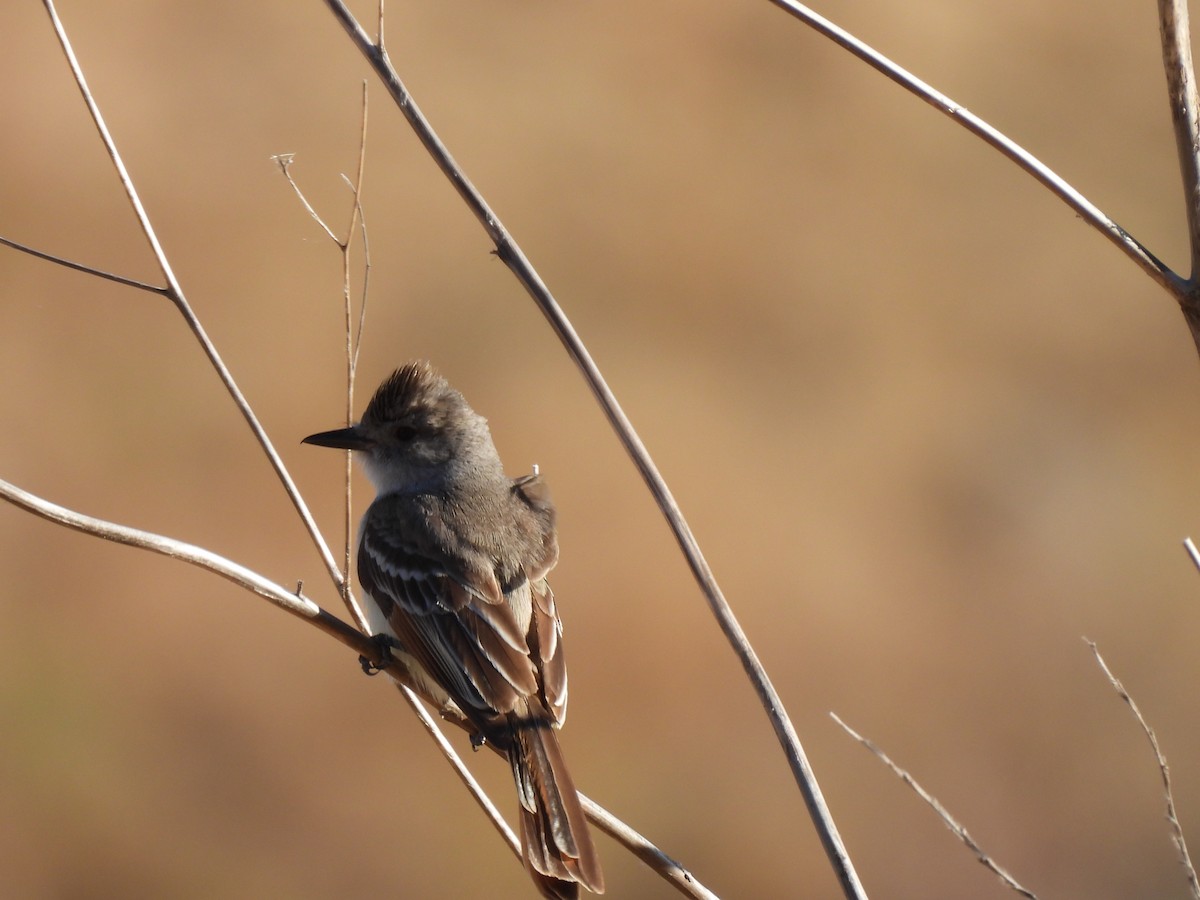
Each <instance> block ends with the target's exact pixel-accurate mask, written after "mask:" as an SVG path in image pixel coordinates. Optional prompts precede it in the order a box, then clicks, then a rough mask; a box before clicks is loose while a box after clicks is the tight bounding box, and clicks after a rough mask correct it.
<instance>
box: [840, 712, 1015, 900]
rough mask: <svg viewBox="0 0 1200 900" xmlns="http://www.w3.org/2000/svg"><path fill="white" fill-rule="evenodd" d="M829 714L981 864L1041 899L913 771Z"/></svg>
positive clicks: (1003, 879)
mask: <svg viewBox="0 0 1200 900" xmlns="http://www.w3.org/2000/svg"><path fill="white" fill-rule="evenodd" d="M829 715H830V716H831V717H832V718H833V721H835V722H837V723H838V724H839V725H841V726H842V728H843V730H845V732H846V733H847V734H848V735H850V737H852V738H854V740H856V741H858V742H859V743H860V744H862V745H863V746H864V747H866V748H867V749H868V750H870V751H871V752H872V753H874V754H875V755H876V756H877V757H878V758H879V760H880V762H882V763H883V764H884V765H885V766H887V767H888V768H889V769H891V770H892V773H893V774H894V775H896V776H897V777H898V778H899V779H900V780H901V781H903V782H904V783H905V784H907V785H908V786H909V787H910V788H912V789H913V790H914V791H915V792H916V794H917V796H918V797H920V798H921V799H922V800H924V801H925V802H926V803H927V804H929V806H930V808H931V809H933V811H934V812H935V813H937V814H938V816H939V817H940V818H941V820H942V822H944V823H945V825H946V827H947V828H949V829H950V830H951V831H952V832H953V833H954V835H955V836H956V837H957V838H958V839H959V840H960V841H962V842H963V844H965V845H966V846H967V848H968V849H969V850H970V851H971V852H972V853H974V854H975V858H976V859H978V860H979V861H980V862H981V863H983V865H984V866H986V867H987V868H988V869H990V870H991V871H992V873H993V874H995V875H996V876H998V877H999V878H1000V880H1001V881H1003V882H1004V883H1005V884H1006V885H1007V886H1008V887H1010V888H1012V889H1013V890H1014V891H1016V892H1017V893H1018V894H1020V895H1021V896H1023V897H1028V898H1029V900H1037V895H1036V894H1034V893H1033V891H1031V890H1029V889H1028V888H1024V887H1022V886H1021V885H1020V884H1018V883H1017V880H1016V879H1015V878H1013V877H1012V876H1011V875H1009V874H1008V872H1006V871H1004V869H1002V868H1001V867H1000V865H999V864H998V863H997V862H996V861H995V860H994V859H992V858H991V857H990V856H988V855H987V853H985V852H984V850H983V848H982V847H980V846H979V845H978V844H977V843H975V839H974V838H973V837H971V835H970V834H968V833H967V829H966V828H964V827H963V826H962V825H961V824H959V822H958V820H957V819H955V818H954V817H953V816H952V815H950V812H949V810H947V809H946V807H944V806H942V804H941V803H940V802H939V801H938V799H937V798H936V797H934V796H933V795H932V794H930V793H929V792H928V791H926V790H925V788H923V787H921V785H920V784H918V783H917V780H916V779H915V778H913V777H912V776H911V775H910V774H908V772H906V771H905V770H904V769H902V768H900V767H899V766H898V765H896V764H895V763H894V762H892V760H891V758H890V757H889V756H888V755H887V754H886V753H884V752H883V751H882V750H880V749H879V747H878V746H876V744H875V743H874V742H873V741H871V740H870V739H869V738H865V737H863V736H862V735H861V734H859V733H858V732H857V731H855V730H854V729H853V728H851V727H850V726H849V725H847V724H846V723H845V722H843V721H842V720H841V718H839V717H838V714H837V713H832V712H831V713H830V714H829Z"/></svg>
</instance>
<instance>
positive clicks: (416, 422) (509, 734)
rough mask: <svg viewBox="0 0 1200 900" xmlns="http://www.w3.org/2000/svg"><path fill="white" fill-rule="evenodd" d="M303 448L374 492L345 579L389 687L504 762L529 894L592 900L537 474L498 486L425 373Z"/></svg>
mask: <svg viewBox="0 0 1200 900" xmlns="http://www.w3.org/2000/svg"><path fill="white" fill-rule="evenodd" d="M303 443H306V444H313V445H316V446H321V447H334V448H340V449H344V450H351V451H354V456H355V458H356V459H357V461H358V462H359V463H360V464H361V466H362V468H363V471H364V472H365V474H366V476H367V478H368V479H369V480H370V482H371V483H372V485H373V486H374V488H375V491H376V496H375V499H374V501H373V502H372V503H371V504H370V506H369V507H368V508H367V510H366V511H365V512H364V514H363V516H362V521H361V523H360V525H359V529H358V550H357V569H358V580H359V583H360V585H361V588H362V593H363V595H364V597H365V600H366V602H365V603H364V604H363V612H364V616H365V617H366V619H367V624H368V627H369V629H370V631H371V632H372V634H373V635H375V636H376V638H377V639H380V640H382V641H384V642H386V644H387V645H388V647H389V649H390V650H391V652H392V654H393V656H394V657H395V658H396V659H397V661H398V663H399V664H400V670H401V672H400V675H399V676H398V680H400V681H401V682H402V683H404V684H406V685H408V686H409V687H412V688H413V689H414V690H415V691H416V692H417V693H418V694H419V695H420V696H422V697H423V698H425V699H426V700H427V701H428V702H430V703H431V704H433V705H434V706H435V707H436V708H437V709H438V710H439V712H440V713H441V714H442V715H443V716H444V717H446V718H448V719H454V720H456V721H458V722H459V723H461V724H463V725H464V727H466V728H467V729H468V730H469V731H470V732H471V733H472V743H473V745H474V746H476V747H478V746H479V745H481V744H488V745H490V746H491V747H492V749H494V750H497V751H498V752H499V753H501V754H502V755H503V756H505V757H506V758H507V759H508V762H509V764H510V765H511V767H512V773H513V779H514V781H515V783H516V787H517V796H518V800H519V804H520V823H521V845H522V855H523V857H524V861H525V867H526V869H527V871H528V872H529V875H530V877H531V878H532V880H533V882H534V884H535V885H536V886H537V888H538V890H539V891H540V892H541V894H542V895H543V896H544V897H548V898H557V900H570V898H578V897H579V895H580V894H579V891H580V888H581V887H582V888H585V889H587V890H588V891H591V892H593V893H597V894H599V893H603V891H604V875H603V872H602V870H601V868H600V862H599V858H598V856H597V854H596V849H595V846H594V845H593V843H592V839H591V835H590V832H589V830H588V825H587V822H586V820H585V818H584V813H583V807H582V804H581V802H580V799H579V795H578V793H577V791H576V789H575V785H574V782H573V781H572V779H571V775H570V773H569V771H568V770H567V766H566V762H565V760H564V758H563V753H562V749H561V747H560V745H559V741H558V730H559V729H560V728H561V727H562V725H563V722H564V721H565V718H566V711H567V670H566V662H565V659H564V656H563V647H562V620H561V619H560V618H559V615H558V609H557V606H556V604H555V600H554V594H553V592H552V591H551V590H550V585H549V583H548V582H547V575H548V574H549V572H550V570H551V569H553V568H554V566H555V564H556V563H557V562H558V554H559V549H558V538H557V533H556V511H555V507H554V504H553V502H552V501H551V499H550V494H549V490H548V489H547V487H546V484H545V482H544V481H543V479H542V478H541V476H540V474H539V473H538V471H537V469H536V468H535V469H534V472H533V474H531V475H525V476H522V477H519V478H516V479H513V478H509V477H508V476H507V475H506V474H505V472H504V468H503V465H502V463H501V461H500V456H499V453H498V452H497V450H496V447H495V444H494V443H493V441H492V436H491V432H490V430H489V428H488V424H487V420H486V419H484V418H483V417H482V416H480V415H479V414H478V413H476V412H475V411H474V410H473V409H472V408H471V407H470V406H469V405H468V404H467V401H466V399H465V398H464V397H463V395H462V394H461V393H459V392H458V391H457V390H455V389H454V388H453V387H451V386H450V384H449V382H447V381H446V379H445V378H444V377H442V376H441V375H440V374H438V372H437V371H435V370H434V368H433V367H432V366H431V365H430V364H429V363H427V362H424V361H417V362H410V363H407V364H405V365H403V366H401V367H400V368H398V369H396V370H395V371H394V372H393V373H392V374H391V375H389V376H388V377H387V378H385V379H384V380H383V382H382V383H381V384H380V386H379V388H378V389H377V390H376V391H375V394H374V396H373V397H372V398H371V401H370V403H368V404H367V407H366V409H365V410H364V412H363V415H362V419H361V420H360V421H359V422H358V423H357V424H355V425H352V426H350V427H348V428H341V429H336V430H334V431H324V432H319V433H317V434H312V435H309V436H308V437H306V438H304V439H303ZM389 671H392V669H389Z"/></svg>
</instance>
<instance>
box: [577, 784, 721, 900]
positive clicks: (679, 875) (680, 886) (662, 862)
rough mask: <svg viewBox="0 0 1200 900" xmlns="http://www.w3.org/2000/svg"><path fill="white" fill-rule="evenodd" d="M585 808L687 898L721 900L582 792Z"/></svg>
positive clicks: (597, 822)
mask: <svg viewBox="0 0 1200 900" xmlns="http://www.w3.org/2000/svg"><path fill="white" fill-rule="evenodd" d="M579 799H580V800H581V801H582V802H583V811H584V813H586V814H587V817H588V818H589V819H591V820H592V821H593V822H594V823H596V826H597V827H598V828H600V830H601V831H603V832H605V833H606V834H608V835H609V836H611V837H613V838H615V839H616V840H618V841H620V842H621V843H622V844H624V845H625V847H626V848H628V849H629V850H631V851H632V852H633V854H634V855H635V856H637V858H638V859H640V860H641V861H642V862H644V863H645V864H646V865H648V866H649V867H650V868H652V869H653V870H654V871H656V872H658V874H659V875H661V876H662V877H663V878H664V879H666V880H667V881H668V882H669V883H670V884H671V886H672V887H674V888H675V890H677V891H679V893H681V894H683V895H684V896H686V897H696V898H699V900H718V898H717V895H716V894H714V893H713V892H712V891H710V890H709V889H708V888H706V887H705V886H704V885H702V884H701V883H700V882H698V881H697V880H696V879H695V878H694V877H693V876H692V873H691V872H689V871H688V870H687V869H685V868H684V867H683V866H681V865H680V864H679V863H678V862H676V861H675V860H673V859H671V857H669V856H667V855H666V854H665V853H663V852H662V851H661V850H659V849H658V848H657V847H655V846H654V845H653V844H651V843H650V842H649V841H648V840H646V839H645V838H644V837H642V835H640V834H638V833H637V832H636V831H634V830H633V829H632V828H630V827H629V826H628V825H626V824H625V823H624V822H622V821H621V820H620V819H618V818H617V817H616V816H614V815H613V814H612V813H610V812H609V811H608V810H606V809H605V808H604V807H603V806H601V805H600V804H599V803H597V802H596V801H595V800H591V799H589V798H587V797H585V796H584V795H583V794H580V795H579Z"/></svg>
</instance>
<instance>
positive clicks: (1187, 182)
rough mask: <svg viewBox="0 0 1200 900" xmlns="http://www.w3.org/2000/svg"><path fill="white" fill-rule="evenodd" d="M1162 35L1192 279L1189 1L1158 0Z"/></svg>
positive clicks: (1198, 123)
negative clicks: (1190, 254)
mask: <svg viewBox="0 0 1200 900" xmlns="http://www.w3.org/2000/svg"><path fill="white" fill-rule="evenodd" d="M1158 16H1159V34H1160V36H1161V37H1162V54H1163V68H1164V69H1165V70H1166V75H1167V98H1168V100H1169V101H1170V104H1171V123H1172V125H1173V126H1174V128H1175V146H1176V147H1177V148H1178V150H1179V171H1180V173H1181V174H1182V175H1183V202H1184V206H1185V207H1186V209H1187V221H1188V245H1189V246H1190V247H1191V251H1192V271H1191V276H1190V279H1189V280H1191V281H1195V280H1196V277H1197V276H1198V275H1200V100H1198V99H1197V96H1196V71H1195V69H1194V68H1193V66H1192V41H1191V35H1190V34H1189V30H1190V29H1189V27H1188V8H1187V0H1158Z"/></svg>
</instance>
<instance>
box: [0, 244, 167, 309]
mask: <svg viewBox="0 0 1200 900" xmlns="http://www.w3.org/2000/svg"><path fill="white" fill-rule="evenodd" d="M0 244H3V245H4V246H6V247H12V248H13V249H14V250H20V251H21V252H22V253H28V254H29V255H30V256H36V257H37V258H38V259H44V260H45V261H46V262H52V263H55V264H56V265H60V266H66V267H67V268H68V269H74V270H75V271H76V272H83V273H84V274H86V275H95V276H96V277H97V278H103V279H105V280H106V281H115V282H116V283H117V284H123V285H125V286H126V287H132V288H137V289H138V290H140V291H149V292H150V293H152V294H161V295H163V296H164V297H165V296H166V294H167V289H166V288H164V287H159V286H158V285H156V284H147V283H146V282H144V281H138V280H137V279H136V278H126V277H125V276H124V275H117V274H115V273H113V272H106V271H104V270H103V269H97V268H95V267H94V266H85V265H84V264H83V263H77V262H74V261H73V260H69V259H66V258H65V257H62V256H55V255H54V254H53V253H47V252H46V251H44V250H36V249H34V248H33V247H30V246H28V245H27V244H22V243H19V242H17V241H14V240H10V239H9V238H6V237H0Z"/></svg>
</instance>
